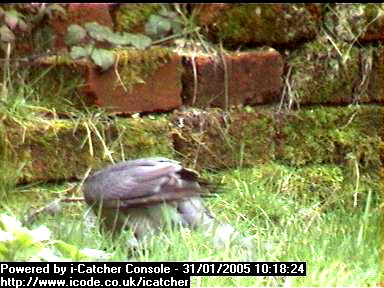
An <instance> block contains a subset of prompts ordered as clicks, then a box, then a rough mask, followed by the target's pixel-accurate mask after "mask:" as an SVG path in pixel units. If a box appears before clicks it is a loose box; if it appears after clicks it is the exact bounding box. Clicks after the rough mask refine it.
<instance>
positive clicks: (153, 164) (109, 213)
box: [83, 157, 214, 239]
mask: <svg viewBox="0 0 384 288" xmlns="http://www.w3.org/2000/svg"><path fill="white" fill-rule="evenodd" d="M209 190H210V189H209V183H208V182H207V181H205V180H202V179H201V178H200V177H199V175H198V173H197V172H195V171H194V170H191V169H188V168H185V167H183V166H182V165H181V164H180V162H178V161H175V160H171V159H168V158H164V157H152V158H141V159H136V160H128V161H124V162H120V163H117V164H113V165H110V166H108V167H106V168H104V169H102V170H100V171H97V172H95V173H94V174H92V175H90V176H88V177H87V178H86V180H85V181H84V186H83V193H84V198H85V201H86V203H87V204H88V205H89V206H90V207H92V209H93V211H94V212H95V214H96V215H100V218H101V220H102V224H103V225H102V226H103V227H105V228H106V229H107V230H108V231H111V232H112V233H115V232H117V231H121V230H124V229H127V228H128V229H131V230H132V232H133V234H134V237H136V238H137V239H140V238H143V237H144V236H146V235H149V234H153V233H156V231H159V230H160V229H161V228H162V227H164V226H165V225H166V224H167V223H169V222H170V223H171V224H172V225H182V226H185V227H189V228H191V229H196V228H198V227H204V228H208V227H211V225H213V223H214V216H213V215H212V213H211V212H210V211H208V209H207V208H206V206H205V205H204V201H203V198H205V197H206V196H208V195H210V194H211V193H210V191H209Z"/></svg>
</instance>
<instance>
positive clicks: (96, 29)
mask: <svg viewBox="0 0 384 288" xmlns="http://www.w3.org/2000/svg"><path fill="white" fill-rule="evenodd" d="M84 26H85V29H87V31H88V34H89V36H91V37H92V38H93V39H95V40H96V41H106V40H108V38H109V37H111V34H113V32H112V30H111V29H110V28H109V27H107V26H102V25H100V24H99V23H97V22H88V23H86V24H85V25H84Z"/></svg>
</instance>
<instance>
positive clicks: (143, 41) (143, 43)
mask: <svg viewBox="0 0 384 288" xmlns="http://www.w3.org/2000/svg"><path fill="white" fill-rule="evenodd" d="M130 39H131V44H132V45H133V46H134V47H136V48H138V49H142V50H143V49H145V48H148V47H149V46H151V44H152V40H151V38H149V37H148V36H145V35H142V34H132V35H131V38H130Z"/></svg>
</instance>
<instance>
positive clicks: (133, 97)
mask: <svg viewBox="0 0 384 288" xmlns="http://www.w3.org/2000/svg"><path fill="white" fill-rule="evenodd" d="M116 57H117V58H118V59H119V61H118V65H117V67H116V68H115V69H113V68H111V69H109V70H108V71H104V72H102V71H100V69H98V67H96V66H88V72H87V75H86V84H85V86H84V90H83V92H84V93H85V94H86V95H87V97H88V98H89V99H88V101H87V102H90V103H93V104H96V105H98V106H100V107H104V108H106V109H107V110H108V111H111V112H116V113H121V114H132V113H137V112H157V111H170V110H172V109H175V108H178V107H180V106H181V104H182V103H181V73H182V71H183V68H182V65H181V57H180V56H179V55H177V54H175V53H172V52H171V51H170V50H169V49H166V48H160V47H154V48H151V49H148V50H136V49H126V50H121V51H116Z"/></svg>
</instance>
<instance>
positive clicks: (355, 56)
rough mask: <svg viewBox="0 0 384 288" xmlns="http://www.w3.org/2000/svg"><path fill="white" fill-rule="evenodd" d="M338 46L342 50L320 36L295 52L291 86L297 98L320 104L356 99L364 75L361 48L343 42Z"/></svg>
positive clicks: (300, 101) (292, 61) (301, 101)
mask: <svg viewBox="0 0 384 288" xmlns="http://www.w3.org/2000/svg"><path fill="white" fill-rule="evenodd" d="M337 46H338V49H339V50H338V51H337V50H336V49H335V47H334V46H333V45H332V44H331V43H330V42H329V41H328V40H326V39H325V38H321V37H320V38H318V39H317V40H316V41H315V42H311V43H308V44H305V46H304V47H303V48H302V49H300V50H298V51H297V52H295V53H293V54H292V55H291V57H290V59H288V63H289V64H290V65H291V66H292V68H293V69H292V77H291V83H292V86H291V89H292V90H293V91H294V93H295V99H294V100H295V101H298V102H299V103H316V104H318V103H335V104H340V103H352V102H353V101H354V98H355V95H354V88H355V86H356V83H358V80H359V79H360V78H359V77H360V58H359V57H360V51H359V49H358V48H355V47H351V46H350V45H347V44H346V43H342V42H341V43H337ZM340 53H341V55H340ZM356 97H357V96H356Z"/></svg>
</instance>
